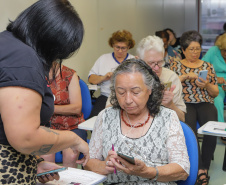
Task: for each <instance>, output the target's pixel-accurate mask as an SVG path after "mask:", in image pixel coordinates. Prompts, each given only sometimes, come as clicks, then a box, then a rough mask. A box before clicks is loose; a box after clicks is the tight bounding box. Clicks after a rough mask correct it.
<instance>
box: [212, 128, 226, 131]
mask: <svg viewBox="0 0 226 185" xmlns="http://www.w3.org/2000/svg"><path fill="white" fill-rule="evenodd" d="M214 130H221V131H226V128H214Z"/></svg>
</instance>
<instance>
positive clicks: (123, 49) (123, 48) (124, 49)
mask: <svg viewBox="0 0 226 185" xmlns="http://www.w3.org/2000/svg"><path fill="white" fill-rule="evenodd" d="M114 48H115V50H116V51H119V50H120V49H121V50H122V51H126V50H127V49H128V47H120V46H117V45H115V46H114Z"/></svg>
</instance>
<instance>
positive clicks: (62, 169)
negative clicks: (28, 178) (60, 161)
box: [37, 167, 67, 177]
mask: <svg viewBox="0 0 226 185" xmlns="http://www.w3.org/2000/svg"><path fill="white" fill-rule="evenodd" d="M64 170H67V167H63V168H58V169H55V170H50V171H46V172H43V173H38V174H37V177H38V176H41V175H46V174H49V173H55V172H61V171H64Z"/></svg>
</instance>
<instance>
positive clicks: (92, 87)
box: [88, 84, 98, 91]
mask: <svg viewBox="0 0 226 185" xmlns="http://www.w3.org/2000/svg"><path fill="white" fill-rule="evenodd" d="M88 88H89V90H94V91H96V90H97V89H98V86H97V85H92V84H88Z"/></svg>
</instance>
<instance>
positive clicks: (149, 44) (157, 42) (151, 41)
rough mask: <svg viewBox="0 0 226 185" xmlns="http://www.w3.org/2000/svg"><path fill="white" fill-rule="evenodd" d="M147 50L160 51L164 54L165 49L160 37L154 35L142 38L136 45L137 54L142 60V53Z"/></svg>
mask: <svg viewBox="0 0 226 185" xmlns="http://www.w3.org/2000/svg"><path fill="white" fill-rule="evenodd" d="M148 50H155V51H158V52H162V53H163V56H164V53H165V49H164V43H163V41H162V39H161V38H159V37H157V36H155V35H153V36H147V37H145V38H143V39H142V40H141V41H140V42H139V44H138V46H137V55H138V56H139V57H140V58H141V59H142V60H143V59H144V53H145V52H146V51H148Z"/></svg>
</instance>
